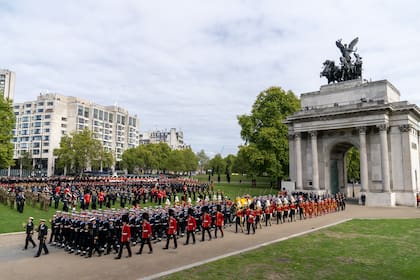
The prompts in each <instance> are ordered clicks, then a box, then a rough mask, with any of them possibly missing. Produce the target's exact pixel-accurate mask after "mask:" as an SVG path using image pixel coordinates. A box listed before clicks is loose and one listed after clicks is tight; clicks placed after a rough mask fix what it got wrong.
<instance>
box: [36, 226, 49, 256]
mask: <svg viewBox="0 0 420 280" xmlns="http://www.w3.org/2000/svg"><path fill="white" fill-rule="evenodd" d="M39 222H40V224H39V226H38V240H39V247H38V252H37V253H36V255H35V256H34V258H37V257H39V256H40V255H41V252H42V249H44V254H45V255H48V253H49V252H48V248H47V245H46V244H45V240H46V239H47V234H48V226H47V225H46V224H45V219H40V220H39Z"/></svg>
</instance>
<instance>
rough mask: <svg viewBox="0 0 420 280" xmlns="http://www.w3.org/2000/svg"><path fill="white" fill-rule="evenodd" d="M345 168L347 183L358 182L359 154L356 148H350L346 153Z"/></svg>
mask: <svg viewBox="0 0 420 280" xmlns="http://www.w3.org/2000/svg"><path fill="white" fill-rule="evenodd" d="M346 168H347V180H348V181H349V182H352V183H354V182H356V181H359V180H360V153H359V150H358V149H357V148H356V147H351V148H350V150H348V152H347V153H346Z"/></svg>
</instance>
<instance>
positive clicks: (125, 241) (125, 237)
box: [115, 215, 131, 260]
mask: <svg viewBox="0 0 420 280" xmlns="http://www.w3.org/2000/svg"><path fill="white" fill-rule="evenodd" d="M130 239H131V232H130V226H129V225H128V215H124V216H123V217H122V228H121V239H120V250H119V252H118V256H116V257H115V259H116V260H118V259H121V255H122V251H123V247H124V246H126V247H127V251H128V256H127V258H131V248H130Z"/></svg>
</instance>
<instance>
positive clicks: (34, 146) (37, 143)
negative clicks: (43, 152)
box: [32, 142, 40, 148]
mask: <svg viewBox="0 0 420 280" xmlns="http://www.w3.org/2000/svg"><path fill="white" fill-rule="evenodd" d="M32 145H33V148H39V146H40V144H39V142H34V143H33V144H32Z"/></svg>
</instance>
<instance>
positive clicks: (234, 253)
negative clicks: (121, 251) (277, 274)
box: [139, 218, 353, 280]
mask: <svg viewBox="0 0 420 280" xmlns="http://www.w3.org/2000/svg"><path fill="white" fill-rule="evenodd" d="M351 220H353V218H349V219H344V220H341V221H338V222H335V223H332V224H328V225H325V226H321V227H317V228H313V229H310V230H307V231H303V232H299V233H295V234H291V235H289V236H285V237H282V238H279V239H276V240H272V241H269V242H265V243H261V244H258V245H255V246H252V247H248V248H245V249H242V250H238V251H234V252H230V253H227V254H223V255H220V256H217V257H214V258H210V259H207V260H203V261H199V262H195V263H192V264H188V265H184V266H181V267H177V268H174V269H170V270H167V271H163V272H159V273H156V274H153V275H150V276H146V277H143V278H139V280H140V279H144V280H149V279H150V280H151V279H156V278H159V277H163V276H167V275H169V274H172V273H175V272H179V271H182V270H185V269H190V268H193V267H196V266H200V265H203V264H206V263H209V262H213V261H217V260H220V259H223V258H227V257H230V256H234V255H239V254H242V253H245V252H248V251H251V250H255V249H258V248H261V247H264V246H268V245H271V244H273V243H278V242H281V241H284V240H287V239H290V238H294V237H298V236H301V235H305V234H308V233H311V232H314V231H317V230H320V229H324V228H328V227H332V226H335V225H338V224H341V223H345V222H348V221H351Z"/></svg>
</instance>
